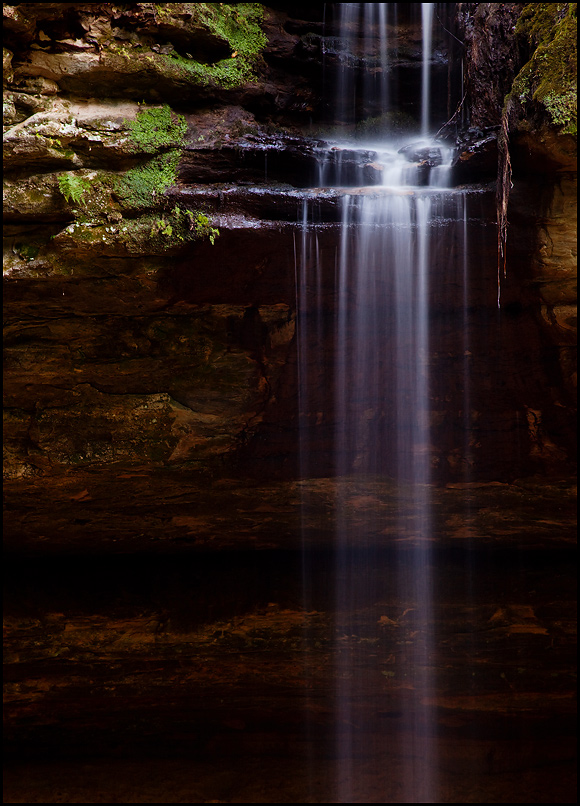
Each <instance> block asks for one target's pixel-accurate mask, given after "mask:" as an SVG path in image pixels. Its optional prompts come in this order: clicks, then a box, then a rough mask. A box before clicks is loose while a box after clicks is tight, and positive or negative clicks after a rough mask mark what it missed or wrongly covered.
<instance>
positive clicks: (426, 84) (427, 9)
mask: <svg viewBox="0 0 580 806" xmlns="http://www.w3.org/2000/svg"><path fill="white" fill-rule="evenodd" d="M433 6H434V3H421V23H422V29H423V69H422V74H421V79H422V80H421V134H422V135H423V136H424V137H426V136H427V135H428V134H429V101H430V97H431V71H430V69H429V68H430V64H429V61H430V59H431V33H432V30H433Z"/></svg>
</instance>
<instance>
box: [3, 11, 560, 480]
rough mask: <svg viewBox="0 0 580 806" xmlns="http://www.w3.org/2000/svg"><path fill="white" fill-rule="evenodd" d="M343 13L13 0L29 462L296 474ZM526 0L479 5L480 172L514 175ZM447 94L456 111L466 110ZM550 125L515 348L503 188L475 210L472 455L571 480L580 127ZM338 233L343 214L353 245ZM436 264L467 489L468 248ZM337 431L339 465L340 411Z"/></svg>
mask: <svg viewBox="0 0 580 806" xmlns="http://www.w3.org/2000/svg"><path fill="white" fill-rule="evenodd" d="M564 5H568V4H564ZM323 6H324V4H313V5H311V6H308V7H306V6H299V7H298V6H291V5H287V6H285V5H284V4H278V5H277V6H276V7H275V8H264V7H262V6H260V5H259V4H249V5H248V4H246V5H243V6H242V5H236V4H234V5H226V6H223V5H219V4H194V6H193V7H192V6H191V4H189V5H188V4H178V3H175V4H173V3H172V4H165V5H164V6H163V7H160V6H155V5H153V4H148V3H135V4H131V5H130V6H117V5H115V4H109V3H105V4H58V3H51V4H47V3H38V4H34V3H24V4H19V5H5V6H4V15H5V28H6V37H5V44H6V47H5V50H4V81H5V87H4V96H5V106H4V109H5V129H4V156H5V181H4V199H5V206H4V216H5V235H6V239H5V294H4V299H5V310H6V318H5V322H6V335H5V347H6V365H5V366H6V375H5V400H6V407H7V408H6V415H5V451H6V453H5V469H6V472H7V474H8V476H9V477H10V478H14V479H18V478H23V477H31V478H35V477H37V478H38V479H39V480H40V479H41V478H42V477H44V476H46V475H47V474H48V475H51V474H55V473H56V474H58V473H60V472H62V471H65V470H66V471H68V470H71V471H72V470H74V469H75V468H76V469H80V468H85V469H86V468H90V467H101V466H125V465H133V464H135V465H142V464H143V463H144V465H145V466H147V467H151V468H154V467H188V468H191V469H198V470H200V469H201V470H204V471H206V470H210V471H211V472H212V473H213V472H217V473H218V474H219V473H222V472H224V468H225V469H227V468H229V467H233V466H236V467H237V468H238V470H241V471H242V472H244V473H246V472H251V473H255V472H257V473H258V474H260V473H262V474H263V473H264V472H265V473H267V474H271V473H274V474H275V475H278V476H280V475H282V476H283V475H286V476H288V475H290V476H291V475H293V474H294V473H295V472H296V470H297V433H298V432H297V428H298V420H297V388H296V355H295V326H294V321H295V316H294V308H295V294H296V290H295V281H294V272H295V266H294V242H295V237H296V232H297V222H298V221H299V219H300V215H301V213H300V210H301V204H302V194H301V192H300V189H301V188H305V187H308V186H310V185H312V183H313V181H314V178H315V176H316V170H317V158H318V154H317V149H318V147H319V143H318V142H317V140H316V139H315V138H313V137H312V133H313V131H314V130H315V129H313V126H314V127H316V126H323V125H325V124H327V123H328V122H329V120H330V119H331V117H332V109H331V108H330V107H329V104H328V93H327V90H328V87H327V86H325V84H324V80H326V82H327V83H328V81H329V78H328V76H329V75H330V76H332V71H333V70H335V69H336V65H334V63H333V56H332V48H331V46H330V43H331V41H332V38H333V36H335V34H336V31H335V29H334V27H333V26H334V25H335V23H334V19H333V13H332V8H330V10H327V14H326V18H324V8H323ZM526 8H527V7H526ZM522 9H523V4H457V10H458V27H457V28H455V29H454V30H455V33H456V34H459V35H460V36H464V37H465V44H466V47H465V60H466V61H465V63H466V70H467V77H468V85H467V86H468V99H467V101H466V103H467V104H469V116H470V119H469V121H468V123H470V124H471V127H472V132H473V130H474V129H479V130H485V132H484V135H485V136H483V139H482V138H481V137H479V140H478V136H479V135H477V136H475V138H474V137H473V136H471V135H470V136H471V140H469V137H468V138H467V139H466V140H465V142H466V143H468V142H469V143H471V145H467V144H466V146H465V150H464V151H463V153H462V154H461V156H460V159H459V160H458V165H457V180H458V181H460V180H461V177H462V174H461V173H460V171H464V178H466V179H469V180H470V181H473V180H474V179H475V180H477V179H482V180H488V179H489V177H490V166H491V168H492V169H494V168H495V155H494V152H493V143H494V136H495V128H494V127H497V126H498V125H499V123H500V118H501V109H502V99H503V97H504V95H505V94H506V93H508V92H509V89H510V86H511V82H513V79H514V77H515V76H516V75H517V73H518V70H519V69H520V68H521V63H522V61H523V59H524V56H522V45H521V42H520V41H519V40H518V39H517V38H516V34H515V26H516V23H517V20H518V19H519V18H520V16H521V15H522ZM299 15H300V16H301V18H298V16H299ZM440 22H441V21H440ZM445 22H446V25H445V26H442V27H441V28H439V27H438V28H437V30H438V32H439V33H438V34H437V35H436V39H435V54H436V57H435V58H434V68H435V69H436V70H439V72H438V73H436V75H438V76H439V78H438V79H437V80H436V81H435V84H434V86H435V88H437V87H443V86H444V87H447V85H448V82H447V79H448V75H450V76H451V75H452V76H454V77H453V78H452V81H451V84H450V85H449V86H452V85H453V87H454V90H453V92H455V94H457V92H458V88H457V87H456V86H455V85H454V82H456V73H453V71H450V70H448V62H449V59H448V56H449V54H450V53H451V54H452V57H453V58H456V56H457V52H456V51H457V48H458V45H457V39H458V38H459V37H456V36H455V34H453V36H452V32H451V31H450V30H449V28H448V27H447V26H448V25H449V26H450V25H451V22H450V21H447V20H446V21H445ZM418 30H419V29H418V28H417V22H416V21H414V20H413V18H412V17H411V16H409V17H408V18H407V17H406V16H405V15H403V17H402V18H401V20H400V31H399V34H398V37H399V38H398V41H397V54H398V56H397V59H398V60H397V61H395V62H394V64H393V69H394V70H395V71H396V72H397V74H398V76H399V78H400V80H401V82H402V86H403V87H407V90H405V92H402V93H401V95H402V97H404V99H405V101H404V103H403V102H402V109H403V111H404V112H405V114H407V115H411V116H412V115H413V114H414V115H415V116H416V115H417V109H416V107H415V108H413V106H412V104H410V103H409V101H408V98H410V97H414V95H416V94H417V93H416V92H415V93H414V91H413V88H415V89H416V87H417V86H418V81H419V76H420V64H421V50H420V33H418ZM522 36H523V34H522ZM452 42H454V43H455V44H454V45H453V47H454V48H455V51H453V49H452V47H451V43H452ZM325 52H326V53H327V58H326V61H325V70H324V71H323V70H322V57H323V53H325ZM527 55H529V54H526V56H527ZM364 67H365V65H364V64H363V63H362V62H361V63H359V62H356V60H355V61H353V70H355V71H361V70H362V69H364ZM323 75H325V76H326V79H324V80H323ZM440 96H441V98H443V97H444V96H445V93H444V92H442V91H441V92H440ZM445 100H446V102H447V107H446V108H445V109H443V107H444V106H445V104H444V103H443V100H442V101H441V104H440V105H441V109H440V111H439V113H438V114H439V116H440V117H441V119H442V120H444V118H445V116H446V114H447V113H448V112H449V111H450V110H451V111H452V107H454V106H455V100H453V99H451V97H450V96H449V97H446V98H445ZM451 101H453V102H451ZM534 103H536V105H537V102H536V101H534ZM524 111H525V110H524ZM536 111H537V110H536ZM360 114H361V115H372V114H373V110H360ZM456 120H457V119H456ZM522 120H524V121H525V120H527V118H526V117H525V115H523V117H522ZM538 125H539V124H536V123H534V124H533V126H532V127H531V128H530V126H527V127H526V126H525V125H523V124H522V122H521V121H520V124H518V126H517V127H516V126H515V124H514V135H513V140H514V142H513V153H512V161H513V165H514V182H515V186H514V190H513V192H512V201H511V207H510V219H511V229H510V252H509V256H508V270H507V279H506V280H505V281H504V288H503V294H504V305H505V314H504V316H503V318H502V319H501V322H500V324H499V330H498V333H499V334H500V336H499V341H497V340H496V342H495V345H496V346H494V347H493V348H491V347H490V344H491V342H490V338H489V333H490V330H489V321H490V317H494V316H495V313H494V312H493V307H494V300H495V288H494V282H495V280H494V276H495V256H494V249H495V241H494V235H493V226H494V223H493V219H494V211H493V206H492V194H491V193H488V195H487V196H486V195H485V193H484V194H483V195H481V199H487V201H485V202H482V206H481V207H480V208H479V210H478V212H474V217H476V216H480V220H481V221H482V222H483V223H484V225H485V227H487V230H486V232H487V235H484V236H480V235H479V234H478V233H477V230H478V226H479V225H477V224H475V225H474V227H473V229H474V235H473V239H472V244H473V247H472V248H473V261H474V262H477V271H476V272H474V273H473V281H472V287H471V290H470V295H471V298H470V301H469V310H470V313H469V318H470V324H469V327H470V330H471V332H472V340H473V343H474V344H477V345H479V347H478V349H479V353H476V354H475V355H474V357H473V359H472V360H473V370H472V372H471V377H472V380H473V382H474V393H473V394H474V398H473V399H474V401H475V402H474V413H473V417H472V420H473V422H472V426H473V429H474V433H477V435H478V436H477V438H475V437H474V439H475V442H474V443H473V446H472V447H473V450H474V451H475V454H474V455H475V459H473V460H471V466H470V470H469V472H470V473H472V474H475V475H476V476H478V477H483V478H496V477H499V478H506V477H508V478H509V477H513V476H516V475H526V474H528V473H531V472H536V471H542V472H543V471H552V470H555V471H558V472H560V471H561V470H562V469H565V468H566V467H568V466H569V461H570V459H571V455H570V445H571V444H572V441H571V438H570V435H571V424H572V422H573V419H572V416H571V406H572V405H573V402H572V387H573V377H574V371H573V367H574V359H573V348H574V345H575V330H574V329H573V328H574V324H573V321H574V320H573V306H574V304H575V268H574V258H575V230H574V224H573V203H574V199H575V193H574V188H575V186H574V177H575V173H574V164H575V163H574V149H573V147H572V143H571V141H572V135H570V134H567V135H566V134H561V130H562V126H560V127H559V128H558V127H557V126H554V125H553V121H552V122H550V121H547V122H546V121H545V120H543V122H542V127H543V128H541V132H540V130H539V129H538V128H537V126H538ZM534 126H536V128H534ZM537 132H540V133H539V134H538V136H536V133H537ZM482 142H483V143H484V145H483V146H482V145H481V143H482ZM490 144H491V145H490ZM540 153H541V155H542V160H541V163H539V155H540ZM482 154H484V155H485V156H484V157H483V158H482ZM349 158H350V157H348V155H346V157H345V159H346V160H347V161H348V159H349ZM354 159H355V158H354V157H353V160H354ZM478 160H479V162H478ZM353 164H354V163H353ZM369 164H370V163H369ZM538 167H539V170H538ZM469 172H471V173H469ZM339 198H340V193H339V192H332V191H328V192H327V193H325V194H322V195H321V196H320V215H321V220H323V221H324V220H325V221H328V222H329V224H332V223H333V222H335V221H336V220H337V217H338V201H339ZM337 237H338V236H337V234H336V230H335V231H333V230H332V227H330V228H329V230H328V235H327V241H326V244H325V245H323V249H325V250H326V251H327V252H328V253H329V254H330V253H331V252H332V251H333V249H334V248H335V244H336V238H337ZM449 237H450V238H451V239H453V237H454V236H453V235H452V234H451V235H450V236H449ZM434 275H435V276H436V277H437V278H438V281H437V282H433V283H432V285H433V287H434V289H435V291H434V294H435V296H434V299H433V309H434V311H437V316H438V317H439V318H440V320H441V327H440V331H439V332H440V334H441V335H440V341H439V344H438V346H437V350H436V353H434V355H433V359H432V367H433V370H432V374H433V377H434V378H435V379H437V380H436V382H435V384H434V390H433V403H432V406H433V413H432V420H433V434H434V443H435V444H434V447H433V456H434V458H433V461H434V468H435V469H436V472H437V473H438V474H439V477H440V479H441V480H443V481H446V480H454V479H455V480H459V479H460V478H462V474H464V473H465V457H461V456H459V457H458V456H457V448H456V444H457V440H458V438H459V437H458V433H459V431H461V429H462V428H463V427H464V426H463V425H461V423H462V422H463V420H464V414H463V413H462V412H461V407H462V405H463V404H462V395H463V392H462V390H461V389H460V388H459V387H458V386H457V368H458V366H459V363H461V361H462V360H463V359H462V357H461V356H460V354H459V353H458V352H457V349H458V348H457V344H458V343H460V342H461V339H460V338H459V334H460V331H461V328H462V327H463V326H464V324H463V319H462V315H461V316H460V315H459V314H458V305H459V299H458V298H457V295H456V294H455V291H456V286H457V278H454V277H451V276H448V274H446V263H445V256H444V255H442V256H441V262H440V265H438V264H437V261H435V262H434ZM442 278H444V279H443V280H442ZM329 282H330V280H329ZM329 293H330V290H329ZM490 349H492V352H493V354H494V355H495V356H496V358H497V360H494V361H493V362H490V361H489V350H490ZM478 355H479V356H480V357H479V358H478ZM480 359H481V360H480ZM491 364H493V367H494V369H493V373H492V376H493V381H491V380H490V376H489V374H490V369H489V368H490V365H491ZM523 364H525V365H526V370H525V372H522V370H521V367H522V366H523ZM492 389H494V390H495V391H494V393H493V394H492ZM462 418H463V419H462ZM316 437H317V439H318V444H319V445H320V446H321V450H320V454H319V455H320V457H321V460H320V463H319V466H318V471H317V472H319V473H320V472H326V471H327V469H328V468H325V467H324V460H323V458H322V457H323V454H324V451H325V450H326V448H325V444H326V442H325V440H326V437H325V425H324V424H322V425H321V427H320V428H319V429H318V430H316ZM463 439H464V438H463V437H461V440H463ZM461 440H460V441H461ZM315 441H316V440H315ZM516 445H517V446H518V447H517V454H518V459H517V461H514V460H513V457H514V451H515V446H516ZM265 468H267V470H265Z"/></svg>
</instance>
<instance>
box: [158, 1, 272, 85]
mask: <svg viewBox="0 0 580 806" xmlns="http://www.w3.org/2000/svg"><path fill="white" fill-rule="evenodd" d="M195 14H196V17H197V19H198V20H199V22H201V23H202V24H203V25H205V26H206V27H207V28H208V29H209V30H210V31H212V32H213V33H215V34H216V35H217V36H219V37H220V38H221V39H223V40H225V41H226V42H227V43H228V44H229V46H230V48H231V50H232V55H231V57H230V58H228V59H221V60H220V61H218V62H215V63H213V64H204V63H203V62H199V61H197V60H195V59H193V58H185V57H184V56H180V55H179V54H177V53H172V54H169V55H167V56H165V57H164V58H165V59H166V60H167V61H169V62H170V63H171V64H172V65H176V66H178V67H179V68H181V70H183V71H184V72H186V73H187V74H189V76H190V77H193V78H194V79H195V81H196V83H200V84H210V85H211V84H213V85H217V86H219V87H223V88H224V89H233V88H235V87H239V86H240V85H241V84H243V83H244V82H246V81H248V80H250V79H251V78H252V77H253V76H254V67H255V64H256V62H257V60H258V58H259V56H260V53H261V52H262V50H263V49H264V47H265V46H266V44H267V38H266V35H265V34H264V32H263V31H262V29H261V27H260V23H261V21H262V19H263V6H262V5H261V4H260V3H233V4H231V5H230V4H225V3H195Z"/></svg>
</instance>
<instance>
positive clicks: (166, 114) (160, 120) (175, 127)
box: [126, 106, 187, 152]
mask: <svg viewBox="0 0 580 806" xmlns="http://www.w3.org/2000/svg"><path fill="white" fill-rule="evenodd" d="M126 124H127V126H128V129H129V135H130V137H131V139H132V140H133V142H134V143H135V145H136V146H137V147H138V148H139V150H140V151H146V152H155V151H158V150H159V149H162V148H171V147H175V146H176V145H180V143H181V142H182V140H183V138H184V136H185V133H186V131H187V123H186V122H185V118H184V117H183V116H182V115H177V114H176V113H175V112H172V111H171V109H170V108H169V107H168V106H163V107H161V108H153V109H144V110H143V111H142V112H139V114H138V115H137V117H136V118H135V120H131V121H126Z"/></svg>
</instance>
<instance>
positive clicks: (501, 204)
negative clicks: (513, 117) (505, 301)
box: [495, 102, 512, 308]
mask: <svg viewBox="0 0 580 806" xmlns="http://www.w3.org/2000/svg"><path fill="white" fill-rule="evenodd" d="M509 112H510V109H509V102H508V103H507V104H506V106H505V108H504V110H503V113H502V117H501V128H500V131H499V134H498V138H497V150H498V159H497V190H496V196H495V198H496V214H497V307H498V308H499V307H500V298H501V278H502V277H504V278H505V276H506V247H507V231H508V220H507V209H508V201H509V196H510V190H511V187H512V163H511V159H510V152H509Z"/></svg>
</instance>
